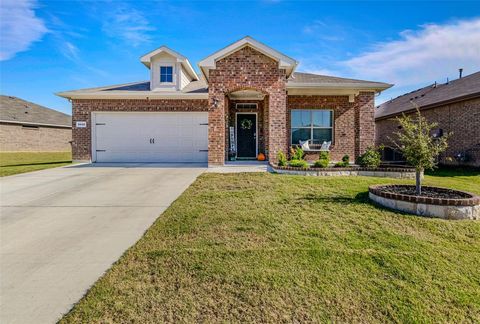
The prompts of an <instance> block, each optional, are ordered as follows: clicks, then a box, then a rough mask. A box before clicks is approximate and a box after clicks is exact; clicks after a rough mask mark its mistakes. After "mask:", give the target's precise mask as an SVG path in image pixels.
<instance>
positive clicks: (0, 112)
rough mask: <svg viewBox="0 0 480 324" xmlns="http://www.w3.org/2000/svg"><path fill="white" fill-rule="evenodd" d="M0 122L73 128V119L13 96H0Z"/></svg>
mask: <svg viewBox="0 0 480 324" xmlns="http://www.w3.org/2000/svg"><path fill="white" fill-rule="evenodd" d="M0 122H5V123H14V124H26V125H39V126H41V125H43V126H56V127H65V128H67V127H68V128H70V127H72V117H71V116H69V115H67V114H64V113H61V112H59V111H56V110H53V109H50V108H46V107H43V106H40V105H37V104H35V103H33V102H29V101H26V100H23V99H20V98H17V97H13V96H3V95H2V96H0Z"/></svg>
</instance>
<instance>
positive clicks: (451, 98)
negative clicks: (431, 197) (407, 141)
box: [375, 72, 480, 166]
mask: <svg viewBox="0 0 480 324" xmlns="http://www.w3.org/2000/svg"><path fill="white" fill-rule="evenodd" d="M413 103H415V104H417V105H418V106H419V107H420V111H421V113H422V115H423V116H424V117H425V118H427V120H428V121H429V122H436V123H437V124H438V128H437V129H435V130H434V134H432V135H433V136H442V135H443V134H447V133H452V136H451V138H450V139H449V142H448V149H447V151H446V152H445V153H444V154H442V156H441V162H442V163H444V164H467V165H472V166H480V72H476V73H473V74H470V75H468V76H465V77H460V78H459V79H456V80H453V81H450V82H448V83H446V84H436V83H435V84H432V85H429V86H426V87H424V88H421V89H418V90H415V91H412V92H410V93H406V94H404V95H402V96H399V97H397V98H395V99H392V100H390V101H387V102H385V103H383V104H381V105H380V106H378V107H377V108H376V109H375V128H376V139H375V141H376V144H377V145H385V146H386V149H385V150H384V153H383V160H384V161H387V162H402V160H403V157H402V156H401V154H399V153H398V152H396V150H395V149H394V148H393V145H392V142H391V139H392V138H395V135H394V132H397V131H398V130H399V125H398V122H397V121H396V117H397V116H400V115H402V114H406V115H409V114H410V115H411V114H414V113H415V112H416V109H415V107H414V104H413Z"/></svg>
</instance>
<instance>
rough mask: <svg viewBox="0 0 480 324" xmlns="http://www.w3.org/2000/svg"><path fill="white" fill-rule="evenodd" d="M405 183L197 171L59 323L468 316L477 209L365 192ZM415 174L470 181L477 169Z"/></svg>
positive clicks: (477, 289)
mask: <svg viewBox="0 0 480 324" xmlns="http://www.w3.org/2000/svg"><path fill="white" fill-rule="evenodd" d="M442 172H443V173H440V174H444V173H445V172H446V171H442ZM447 173H448V172H447ZM407 182H408V183H412V182H413V181H411V180H410V181H399V180H395V179H388V178H370V177H321V178H317V177H301V176H286V175H274V174H273V175H272V174H266V173H265V174H204V175H202V176H201V177H199V178H198V180H197V181H196V182H195V183H194V184H193V185H192V186H191V187H190V188H189V189H187V191H186V192H185V193H184V194H183V195H182V196H181V197H180V198H178V199H177V200H176V201H175V202H174V203H173V204H172V206H171V207H170V208H168V209H167V210H166V211H165V212H164V214H163V215H162V216H161V217H160V218H159V219H158V220H157V221H156V222H155V224H154V225H153V226H152V227H151V228H150V229H149V230H148V231H147V233H146V234H145V236H144V237H143V238H142V239H141V240H140V241H139V242H137V244H136V245H135V246H134V247H132V248H131V249H129V250H128V251H127V252H126V253H125V254H124V255H123V256H122V258H121V259H120V260H119V261H118V262H116V263H115V264H114V266H113V267H112V268H111V269H110V270H109V271H108V272H107V273H106V274H105V275H104V276H103V277H102V278H101V279H100V280H99V281H98V282H97V283H96V284H95V285H94V286H93V288H92V289H91V290H90V291H89V292H88V293H87V295H86V296H85V297H84V298H83V299H82V300H81V301H80V302H79V303H78V304H77V305H76V306H75V307H74V308H73V310H72V311H71V312H70V313H69V314H67V315H66V316H65V317H64V318H63V320H62V322H64V323H68V322H84V323H86V322H97V323H98V322H102V323H111V322H112V323H113V322H115V323H120V322H122V323H125V322H137V323H152V322H331V321H334V322H364V323H365V322H376V323H384V322H407V323H413V322H430V323H433V322H452V323H453V322H455V323H458V322H477V323H478V322H479V321H480V268H479V265H480V222H475V221H445V220H439V219H429V218H421V217H416V216H409V215H405V214H400V213H395V212H392V211H389V210H387V209H384V208H380V207H376V206H374V205H372V204H370V203H369V202H368V198H367V188H368V186H369V185H371V184H379V183H407ZM425 182H426V184H429V185H438V186H445V187H454V188H459V189H464V190H468V191H471V192H475V193H478V194H480V173H478V172H477V173H474V172H463V173H462V172H450V176H449V177H445V176H427V177H426V181H425Z"/></svg>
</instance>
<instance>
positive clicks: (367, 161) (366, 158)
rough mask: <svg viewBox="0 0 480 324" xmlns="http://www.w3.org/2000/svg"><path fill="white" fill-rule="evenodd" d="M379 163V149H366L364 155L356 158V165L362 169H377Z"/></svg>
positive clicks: (372, 147)
mask: <svg viewBox="0 0 480 324" xmlns="http://www.w3.org/2000/svg"><path fill="white" fill-rule="evenodd" d="M381 162H382V160H381V155H380V149H379V148H377V147H374V146H371V147H368V148H367V150H366V151H365V153H363V154H362V155H360V156H359V157H358V164H360V165H361V166H362V167H368V168H378V166H379V165H380V163H381Z"/></svg>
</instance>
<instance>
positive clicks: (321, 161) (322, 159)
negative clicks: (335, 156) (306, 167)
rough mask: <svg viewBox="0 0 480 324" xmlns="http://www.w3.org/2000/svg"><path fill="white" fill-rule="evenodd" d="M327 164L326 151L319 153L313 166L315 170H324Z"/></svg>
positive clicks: (327, 155)
mask: <svg viewBox="0 0 480 324" xmlns="http://www.w3.org/2000/svg"><path fill="white" fill-rule="evenodd" d="M329 163H330V153H328V152H327V151H320V154H319V156H318V160H317V161H315V163H314V166H316V167H317V168H326V167H328V164H329Z"/></svg>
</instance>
